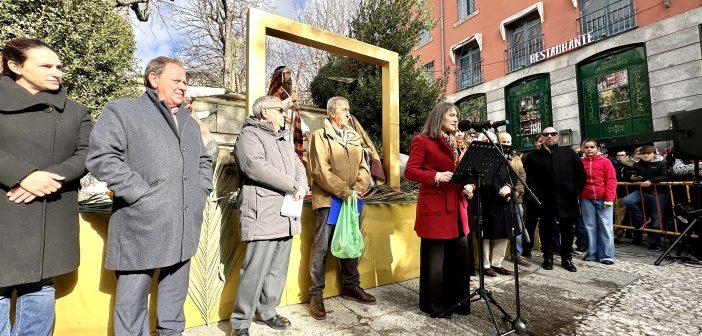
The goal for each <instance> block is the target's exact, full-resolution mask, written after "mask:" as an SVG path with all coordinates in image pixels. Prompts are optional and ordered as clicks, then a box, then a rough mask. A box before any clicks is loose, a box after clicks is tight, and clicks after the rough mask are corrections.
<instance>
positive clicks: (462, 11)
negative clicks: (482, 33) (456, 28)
mask: <svg viewBox="0 0 702 336" xmlns="http://www.w3.org/2000/svg"><path fill="white" fill-rule="evenodd" d="M473 12H475V0H458V21H461V20H465V19H467V18H468V15H471V14H473Z"/></svg>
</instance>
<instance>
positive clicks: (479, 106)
mask: <svg viewBox="0 0 702 336" xmlns="http://www.w3.org/2000/svg"><path fill="white" fill-rule="evenodd" d="M486 98H487V97H486V96H485V94H484V93H481V94H477V95H472V96H470V97H466V98H463V99H461V100H459V101H457V102H456V106H457V107H458V112H459V119H460V120H470V121H485V120H487V99H486Z"/></svg>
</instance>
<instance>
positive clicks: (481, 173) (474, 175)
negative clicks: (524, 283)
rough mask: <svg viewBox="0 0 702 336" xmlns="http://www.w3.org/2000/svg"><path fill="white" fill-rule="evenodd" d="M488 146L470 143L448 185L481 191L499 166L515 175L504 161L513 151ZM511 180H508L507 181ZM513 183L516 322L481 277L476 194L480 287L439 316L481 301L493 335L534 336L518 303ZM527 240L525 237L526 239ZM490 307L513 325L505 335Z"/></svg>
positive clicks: (480, 221)
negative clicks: (474, 186)
mask: <svg viewBox="0 0 702 336" xmlns="http://www.w3.org/2000/svg"><path fill="white" fill-rule="evenodd" d="M481 131H482V132H483V134H484V135H485V137H486V138H488V139H490V137H489V136H488V135H487V134H486V133H485V131H484V130H481ZM489 141H490V142H480V141H473V142H472V143H471V144H470V147H469V149H468V150H467V151H466V154H465V155H464V156H463V158H462V159H461V162H460V163H459V165H458V167H457V168H456V171H455V172H454V173H453V177H452V178H451V180H450V181H449V183H455V184H459V185H465V184H468V183H470V182H472V181H475V180H477V181H478V188H480V185H481V182H480V181H481V180H482V179H492V177H493V176H494V175H495V174H496V173H497V172H498V170H499V169H500V167H501V166H502V165H505V166H506V167H507V169H508V171H509V172H510V174H515V175H516V172H515V171H514V168H512V165H511V164H510V162H509V160H508V159H507V158H506V157H505V153H510V152H511V150H512V148H511V147H509V146H503V145H500V146H499V147H498V145H497V144H496V143H494V142H493V141H492V140H489ZM516 176H517V179H518V182H520V183H522V185H524V189H525V190H526V191H527V192H528V193H529V194H530V195H531V196H532V197H533V198H534V200H535V201H536V202H537V204H541V202H540V201H539V200H538V198H536V195H534V193H533V192H532V191H531V189H529V187H528V186H527V185H526V183H525V182H524V181H523V180H522V179H521V178H520V177H519V176H518V175H516ZM511 180H512V178H511V177H510V181H511ZM513 182H514V181H511V182H510V184H511V185H512V186H513V187H512V188H511V189H512V196H511V203H510V213H509V218H510V219H511V220H510V223H509V226H510V227H509V228H508V230H507V231H508V232H509V239H510V244H511V245H512V247H511V249H510V250H511V255H512V257H513V260H515V261H514V275H515V296H516V300H515V305H516V309H517V311H516V312H517V315H516V317H515V318H512V317H511V316H510V315H509V314H508V313H507V312H506V311H505V310H504V308H502V306H500V304H499V303H497V301H496V300H495V299H494V298H493V296H492V292H491V291H489V290H487V289H486V288H485V273H484V270H485V269H484V265H483V248H482V244H483V235H482V230H481V229H482V225H483V218H482V208H481V204H480V193H479V192H476V193H475V198H474V199H475V203H476V212H477V219H478V225H477V235H478V237H477V238H478V244H479V246H478V267H479V270H478V277H479V280H480V284H479V287H478V289H476V290H475V291H474V292H473V293H471V294H470V295H469V296H468V297H467V298H465V299H463V300H461V301H460V302H458V303H457V304H456V305H454V306H453V307H451V308H449V309H448V310H447V311H446V312H443V313H441V314H440V315H439V316H446V315H447V314H449V313H451V312H452V311H453V310H454V309H456V308H457V307H458V306H459V305H461V304H463V303H464V302H466V301H469V302H473V301H479V300H482V301H483V302H485V306H486V307H487V310H488V313H489V314H490V318H491V319H492V324H493V326H494V327H495V331H496V332H497V334H498V335H510V334H513V333H514V334H517V335H534V333H532V332H531V331H529V330H528V329H527V326H526V322H525V321H524V320H522V317H521V303H520V295H519V266H518V265H517V262H516V253H515V251H516V248H515V244H516V237H515V236H514V231H513V230H514V214H513V212H514V209H516V204H515V203H516V197H517V195H516V185H517V184H516V183H513ZM527 239H529V238H528V236H527ZM490 305H494V306H495V307H496V308H497V309H498V310H499V311H500V312H501V313H502V320H504V321H509V322H511V324H512V329H511V330H509V331H507V332H506V333H501V332H500V328H499V326H498V323H497V319H496V318H495V314H494V313H493V311H492V308H491V306H490Z"/></svg>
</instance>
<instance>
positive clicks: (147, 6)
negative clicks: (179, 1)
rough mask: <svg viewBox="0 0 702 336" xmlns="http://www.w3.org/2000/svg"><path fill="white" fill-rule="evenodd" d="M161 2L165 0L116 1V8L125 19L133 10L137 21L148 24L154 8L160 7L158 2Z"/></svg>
mask: <svg viewBox="0 0 702 336" xmlns="http://www.w3.org/2000/svg"><path fill="white" fill-rule="evenodd" d="M161 1H165V0H114V6H115V9H116V10H117V11H118V12H120V13H121V14H122V15H123V16H124V17H125V18H126V17H128V16H129V10H130V9H131V10H132V11H133V12H134V14H135V15H136V17H137V20H139V21H142V22H146V21H149V17H150V16H151V11H152V8H153V7H158V2H161ZM169 1H173V0H169Z"/></svg>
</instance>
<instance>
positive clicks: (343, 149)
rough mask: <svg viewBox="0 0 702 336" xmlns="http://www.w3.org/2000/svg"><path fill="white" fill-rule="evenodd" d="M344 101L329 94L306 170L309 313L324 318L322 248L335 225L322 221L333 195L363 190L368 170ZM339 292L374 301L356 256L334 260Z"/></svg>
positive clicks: (324, 255) (344, 196) (324, 249)
mask: <svg viewBox="0 0 702 336" xmlns="http://www.w3.org/2000/svg"><path fill="white" fill-rule="evenodd" d="M349 119H350V112H349V102H348V100H346V98H343V97H332V98H330V99H329V101H328V102H327V119H326V120H324V127H323V128H321V129H318V130H316V131H314V132H313V133H312V137H311V140H310V149H309V156H310V169H311V174H312V207H313V208H314V210H315V213H316V215H317V220H316V223H315V228H314V242H313V244H312V250H311V252H310V277H311V278H312V287H311V288H310V291H309V295H310V304H309V308H310V313H311V315H312V317H314V318H316V319H324V318H325V317H326V310H325V308H324V302H323V298H322V291H323V290H324V275H325V264H326V261H327V253H328V251H329V246H330V244H331V239H332V236H333V235H334V228H335V226H334V225H329V224H327V221H328V218H329V208H330V206H331V200H332V197H337V198H339V199H341V200H346V199H347V198H349V197H350V196H351V195H353V194H354V193H355V194H357V195H362V194H363V193H365V192H366V190H367V189H368V184H369V183H370V173H369V169H368V163H367V162H366V160H365V159H364V149H363V139H362V138H361V136H360V135H359V134H358V133H356V132H355V131H354V130H353V129H352V128H351V127H350V126H349ZM339 263H340V266H341V267H340V268H341V278H342V283H343V297H344V298H346V299H349V300H355V301H358V302H361V303H365V304H374V303H375V297H373V296H372V295H370V294H368V293H366V292H365V291H364V290H363V289H362V288H361V287H360V284H361V281H360V275H359V274H358V258H354V259H339Z"/></svg>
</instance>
